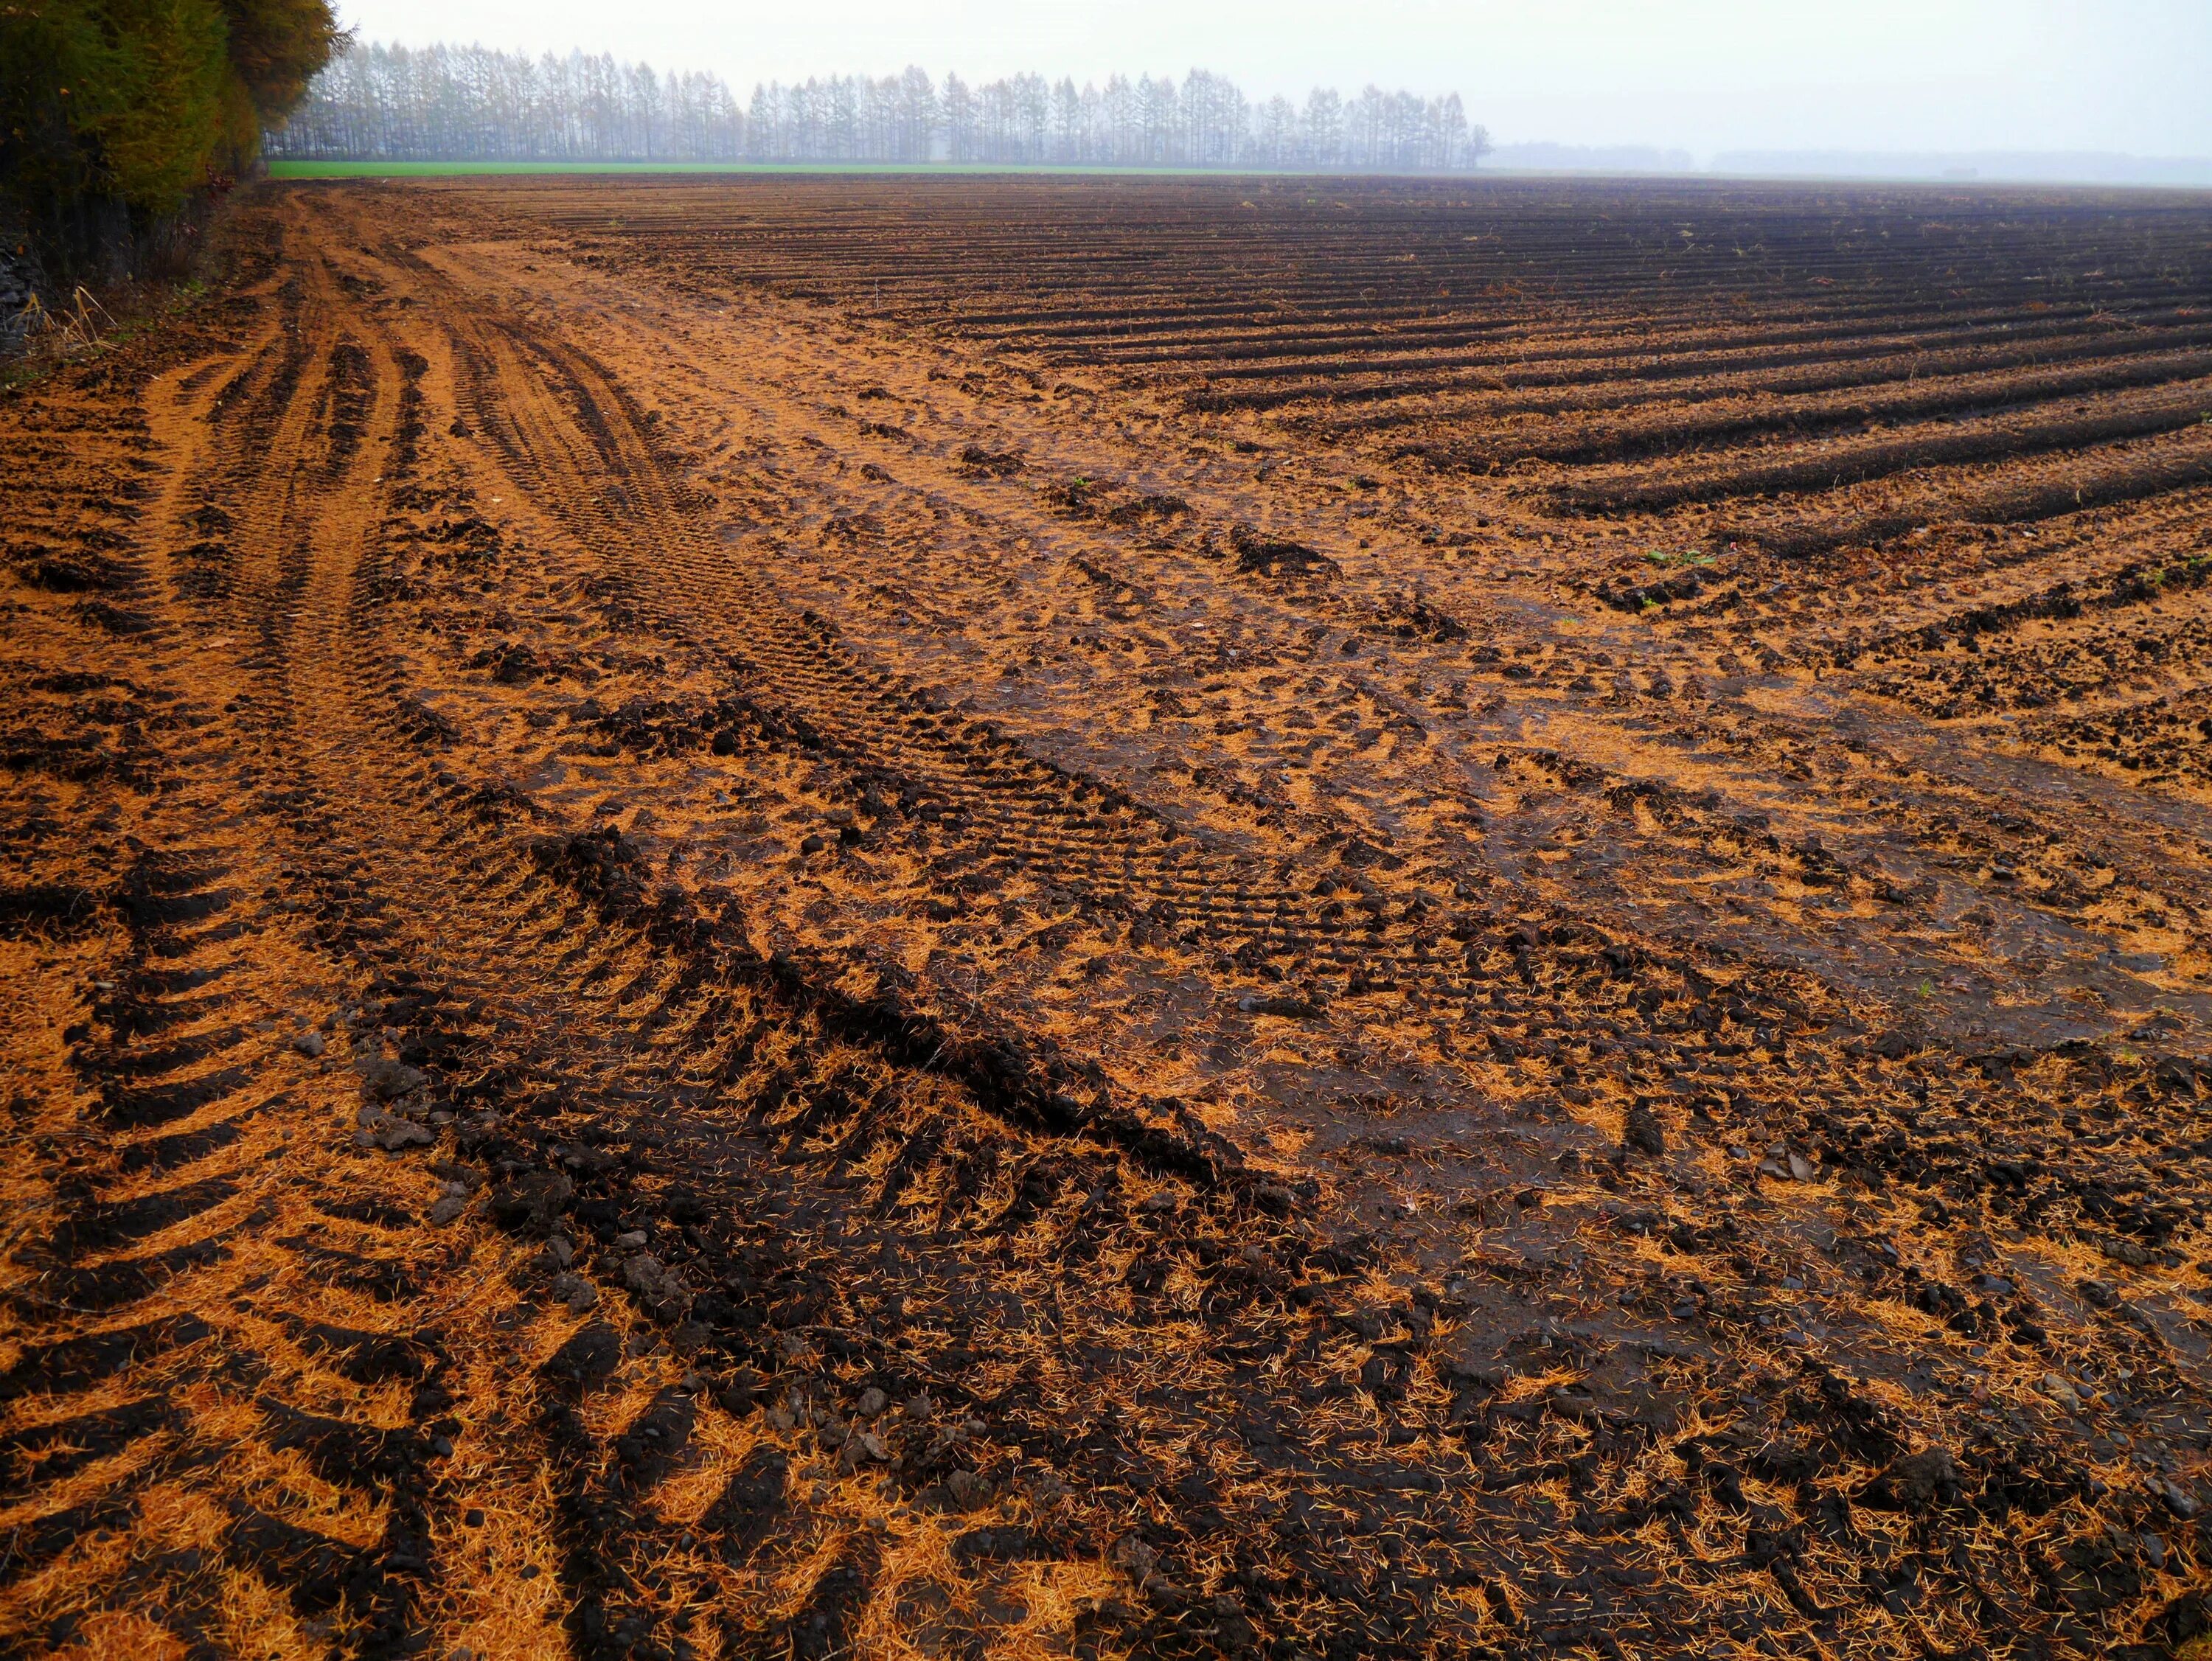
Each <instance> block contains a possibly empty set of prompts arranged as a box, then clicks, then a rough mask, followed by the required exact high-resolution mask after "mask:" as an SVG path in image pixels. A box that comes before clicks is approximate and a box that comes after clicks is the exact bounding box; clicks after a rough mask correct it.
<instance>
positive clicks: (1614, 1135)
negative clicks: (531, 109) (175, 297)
mask: <svg viewBox="0 0 2212 1661" xmlns="http://www.w3.org/2000/svg"><path fill="white" fill-rule="evenodd" d="M234 244H235V246H236V248H237V263H236V266H235V269H234V270H233V271H232V272H231V273H230V274H229V276H228V279H227V280H226V281H225V282H223V283H222V285H221V286H220V287H219V288H217V289H216V290H215V291H213V292H211V293H210V295H209V296H208V297H207V298H206V299H205V300H204V301H203V302H202V303H201V304H200V305H198V306H197V307H196V308H195V309H194V310H193V311H192V312H191V314H190V315H189V317H188V318H185V320H183V321H181V322H180V323H179V324H178V325H177V326H175V327H174V328H173V329H170V330H167V331H166V332H164V333H163V334H162V335H161V336H158V337H154V338H149V339H144V340H141V341H139V342H138V343H135V344H133V345H131V346H130V347H129V348H127V349H123V350H119V351H117V352H113V353H111V354H109V355H106V356H105V357H103V358H101V359H100V360H99V361H95V362H94V363H92V364H90V365H89V366H88V367H82V368H81V369H76V370H72V371H70V372H68V373H64V374H63V375H61V376H59V377H58V378H54V379H48V380H46V381H44V382H41V383H40V384H38V385H34V386H33V387H31V388H29V389H28V390H27V391H23V392H21V393H19V394H17V395H15V396H14V397H11V398H10V399H9V400H8V401H7V402H5V403H0V446H4V448H5V452H6V453H7V454H9V455H10V456H11V457H19V458H25V460H26V461H27V463H28V464H29V467H28V469H27V470H26V472H25V473H24V474H23V481H24V482H23V485H22V488H21V489H20V490H19V491H18V493H17V500H19V501H20V502H21V508H20V511H19V512H18V515H17V518H16V520H15V523H14V524H11V526H10V529H9V540H8V541H7V543H6V544H5V546H4V554H5V560H6V579H5V580H6V583H7V594H6V603H7V604H8V605H9V608H10V610H9V621H8V633H9V661H8V664H7V666H6V668H5V670H0V754H4V755H5V758H6V761H7V770H6V772H5V773H4V774H0V804H4V805H0V812H4V813H5V815H6V822H7V823H8V825H9V829H10V834H9V837H8V838H7V840H6V854H5V858H6V860H7V864H6V865H5V866H4V867H3V868H0V986H4V988H5V989H6V990H5V991H4V993H0V997H5V999H6V1000H7V1004H6V1007H7V1012H8V1019H7V1020H6V1021H4V1022H0V1046H4V1049H3V1050H0V1054H4V1055H5V1057H6V1061H7V1065H8V1068H9V1072H10V1075H11V1076H12V1077H13V1078H14V1079H15V1081H16V1082H15V1086H14V1088H13V1091H12V1093H11V1112H12V1114H13V1124H14V1126H15V1136H14V1138H13V1139H12V1141H11V1143H10V1144H9V1147H10V1152H9V1156H8V1158H7V1160H6V1161H4V1162H0V1185H4V1189H3V1190H0V1191H4V1194H5V1198H6V1205H7V1213H8V1215H9V1216H11V1217H12V1218H14V1219H15V1220H16V1221H15V1224H14V1225H13V1228H12V1231H11V1233H10V1234H9V1236H8V1237H7V1243H6V1246H5V1253H6V1255H5V1259H4V1269H0V1297H4V1303H0V1455H4V1459H0V1541H4V1542H5V1547H4V1555H0V1631H4V1632H5V1633H6V1634H7V1635H8V1636H9V1639H10V1640H12V1641H13V1642H15V1644H16V1645H18V1646H21V1647H26V1648H28V1649H38V1648H48V1649H58V1650H62V1651H64V1652H82V1653H96V1654H111V1653H133V1652H149V1653H152V1652H163V1650H164V1649H165V1647H166V1648H167V1649H195V1650H197V1651H199V1652H212V1653H222V1652H232V1651H243V1650H247V1649H251V1650H252V1651H254V1652H257V1653H273V1654H279V1655H287V1656H289V1655H310V1654H313V1655H323V1654H337V1653H344V1654H362V1655H374V1654H403V1653H432V1654H440V1655H453V1654H458V1653H464V1652H465V1653H469V1654H472V1655H483V1656H491V1655H510V1654H536V1653H545V1652H551V1651H554V1650H556V1649H559V1648H561V1647H562V1646H566V1648H567V1649H568V1651H569V1652H573V1653H575V1654H577V1655H580V1656H592V1657H599V1656H633V1657H645V1656H656V1655H657V1656H666V1657H679V1656H704V1655H775V1656H786V1655H789V1656H809V1657H825V1658H826V1657H829V1656H833V1655H838V1654H846V1653H858V1654H868V1655H908V1654H914V1655H948V1654H952V1655H1004V1656H1030V1655H1065V1654H1071V1653H1073V1654H1080V1655H1096V1656H1121V1655H1187V1656H1213V1655H1255V1656H1258V1655H1264V1656H1270V1657H1280V1658H1291V1657H1330V1658H1353V1657H1358V1658H1366V1657H1373V1656H1408V1657H1412V1656H1433V1657H1440V1658H1441V1657H1466V1656H1483V1655H1491V1656H1504V1655H1513V1656H1522V1655H1547V1654H1557V1655H1561V1656H1592V1655H1633V1656H1638V1657H1641V1656H1651V1655H1681V1656H1700V1657H1703V1656H1728V1655H1739V1656H1750V1655H1759V1654H1777V1655H1810V1654H1823V1655H1832V1656H1837V1657H1869V1658H1872V1657H1899V1658H1902V1657H1920V1656H1924V1655H1929V1654H1946V1655H1989V1656H2021V1657H2027V1656H2031V1655H2033V1656H2059V1655H2081V1656H2091V1655H2095V1656H2112V1655H2127V1656H2136V1657H2141V1658H2149V1657H2153V1656H2164V1655H2169V1654H2173V1653H2177V1652H2184V1653H2187V1652H2197V1651H2199V1650H2201V1649H2202V1648H2203V1644H2202V1642H2201V1641H2200V1640H2203V1638H2204V1637H2205V1635H2206V1634H2208V1633H2209V1632H2212V1612H2208V1610H2207V1608H2206V1604H2205V1601H2204V1598H2205V1590H2206V1583H2207V1579H2208V1574H2207V1564H2208V1561H2212V1540H2208V1539H2207V1538H2206V1536H2205V1534H2204V1531H2203V1527H2202V1519H2203V1510H2202V1507H2203V1504H2204V1501H2205V1499H2206V1496H2207V1495H2208V1494H2212V1479H2208V1470H2207V1447H2208V1443H2209V1442H2212V1400H2208V1390H2207V1378H2206V1373H2205V1364H2206V1361H2207V1357H2208V1354H2212V1311H2208V1305H2212V1240H2208V1238H2207V1235H2206V1232H2205V1231H2206V1227H2207V1201H2208V1191H2207V1176H2208V1171H2212V1130H2208V1126H2207V1125H2206V1124H2205V1110H2206V1108H2207V1106H2208V1105H2212V1104H2209V1103H2208V1098H2212V1043H2208V1040H2207V1025H2208V1021H2212V933H2209V932H2208V921H2207V918H2208V907H2212V848H2208V839H2207V833H2206V827H2207V823H2208V821H2207V816H2206V809H2207V806H2208V804H2209V803H2212V769H2208V767H2207V766H2206V763H2205V761H2204V757H2205V755H2207V754H2208V753H2212V742H2208V741H2212V684H2208V682H2207V678H2206V677H2207V671H2206V669H2205V665H2206V664H2207V663H2208V662H2209V661H2212V654H2208V652H2207V649H2206V648H2207V646H2208V638H2207V637H2208V630H2212V584H2208V582H2207V581H2206V579H2207V577H2208V576H2212V473H2208V468H2212V419H2208V417H2212V264H2208V261H2212V207H2208V205H2207V203H2205V201H2204V200H2203V198H2201V197H2181V196H2171V197H2168V196H2160V195H2153V194H2134V195H2125V196H2118V195H2114V196H2102V195H2094V194H2087V193H2060V192H2048V191H2042V192H2039V191H1991V190H1974V191H1966V190H1948V189H1947V190H1934V189H1929V190H1890V189H1882V190H1876V189H1871V188H1855V187H1842V186H1836V187H1822V188H1820V189H1817V190H1814V189H1810V188H1805V187H1795V186H1758V187H1752V186H1739V185H1718V184H1715V185H1695V186H1686V185H1683V186H1678V185H1667V186H1639V187H1630V186H1621V185H1606V184H1602V183H1588V184H1576V185H1562V184H1556V183H1551V184H1538V183H1528V182H1516V181H1485V182H1483V183H1481V184H1479V185H1478V184H1474V183H1470V182H1468V181H1450V182H1443V181H1438V182H1432V183H1415V182H1407V181H1390V180H1372V179H1370V180H1362V181H1358V182H1353V181H1346V180H1338V179H1288V178H1261V177H1251V178H1231V179H1203V180H1200V179H1158V178H1150V179H1137V178H1114V179H1101V178H1088V179H1036V178H1030V179H930V178H902V179H891V178H854V179H828V178H811V177H804V176H784V177H762V178H731V179H724V178H711V179H710V178H702V177H690V178H684V177H671V178H660V179H644V178H625V179H620V180H605V181H601V180H594V179H575V178H565V179H564V178H545V177H540V178H514V179H422V180H416V181H410V182H404V183H392V184H376V183H372V182H363V181H349V182H331V183H322V184H314V183H305V182H283V183H277V184H272V185H268V186H264V187H263V188H262V189H261V190H260V191H258V192H257V193H256V194H255V195H254V196H253V197H252V199H251V200H250V201H249V202H248V203H246V205H245V208H244V210H243V212H242V213H241V215H240V221H239V223H238V227H237V230H236V234H235V236H234ZM71 1646H75V1649H74V1651H72V1649H71Z"/></svg>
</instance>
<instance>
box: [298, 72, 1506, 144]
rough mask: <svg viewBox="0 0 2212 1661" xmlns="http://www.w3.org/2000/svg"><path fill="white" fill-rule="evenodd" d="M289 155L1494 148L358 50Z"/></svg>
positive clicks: (1124, 99)
mask: <svg viewBox="0 0 2212 1661" xmlns="http://www.w3.org/2000/svg"><path fill="white" fill-rule="evenodd" d="M267 143H268V150H269V154H270V155H272V156H284V157H295V158H298V159H301V160H311V161H555V162H558V161H647V162H650V161H677V162H684V161H757V162H810V161H811V162H843V161H859V162H889V163H902V162H903V163H924V162H931V161H957V162H983V163H1006V164H1014V165H1031V166H1061V167H1282V168H1314V169H1321V170H1345V171H1378V172H1390V173H1410V172H1445V173H1450V172H1464V171H1466V170H1468V169H1470V168H1472V167H1474V165H1475V163H1476V162H1477V161H1480V159H1481V157H1482V155H1484V154H1485V153H1486V151H1487V150H1488V149H1490V137H1489V134H1488V133H1487V132H1486V130H1484V129H1483V128H1482V127H1481V126H1480V125H1478V124H1472V123H1470V122H1469V121H1468V118H1467V112H1466V111H1465V109H1464V107H1463V106H1462V104H1461V101H1460V98H1459V94H1456V93H1451V94H1445V95H1444V96H1443V97H1440V98H1422V97H1419V96H1418V95H1416V94H1413V93H1408V92H1384V91H1383V90H1382V89H1380V88H1376V87H1369V88H1365V89H1364V90H1363V91H1361V92H1360V93H1358V94H1356V95H1354V96H1352V97H1349V98H1347V97H1345V96H1343V95H1341V94H1339V93H1337V92H1335V91H1334V90H1332V89H1330V88H1316V89H1315V90H1314V91H1313V92H1311V93H1310V94H1308V95H1307V97H1306V98H1305V100H1304V101H1303V102H1302V103H1293V102H1292V101H1291V100H1289V99H1287V98H1283V97H1280V96H1278V97H1273V98H1268V99H1266V100H1261V101H1259V102H1256V103H1255V101H1254V100H1251V99H1249V98H1248V97H1247V96H1246V95H1245V94H1243V92H1242V91H1241V90H1240V89H1239V88H1237V85H1236V84H1235V83H1234V82H1231V81H1229V80H1227V79H1226V78H1225V77H1223V76H1218V75H1214V74H1211V73H1209V72H1208V71H1206V70H1192V71H1191V72H1190V73H1189V74H1188V75H1187V76H1184V77H1183V78H1182V80H1181V81H1180V82H1177V81H1176V79H1175V78H1174V77H1173V76H1160V77H1155V76H1149V75H1146V76H1139V77H1138V78H1137V79H1136V80H1134V81H1131V80H1130V79H1128V78H1127V76H1119V75H1116V76H1109V78H1108V79H1107V80H1106V82H1104V83H1103V85H1100V84H1096V83H1085V85H1084V86H1082V87H1080V88H1079V87H1078V86H1077V85H1076V84H1075V82H1073V80H1069V79H1065V78H1063V79H1061V80H1060V81H1057V82H1052V81H1048V80H1046V79H1045V78H1044V77H1043V76H1038V75H1017V76H1008V77H1006V78H1004V79H1000V80H996V81H989V82H983V83H981V84H980V85H975V86H970V85H969V83H968V82H965V81H963V80H962V79H961V78H960V77H959V76H957V75H948V76H945V79H944V81H943V82H935V81H933V80H932V79H931V78H930V76H928V75H927V74H926V73H925V72H924V71H922V70H919V69H908V70H906V71H905V72H904V73H903V74H901V75H893V76H865V75H860V76H828V77H826V78H822V79H811V80H808V81H806V82H803V83H800V84H798V85H791V86H787V85H783V84H781V83H780V82H767V83H766V84H763V85H762V86H758V87H756V88H754V89H753V93H752V96H751V98H750V100H746V101H745V102H744V103H743V104H740V103H739V102H738V99H737V97H736V96H735V94H732V91H731V90H730V88H729V87H728V85H727V84H726V82H723V81H722V80H721V79H720V77H719V76H714V75H707V74H699V73H690V74H664V73H659V72H657V71H655V70H653V69H652V68H650V67H649V66H647V65H646V64H623V63H619V62H617V60H616V59H614V58H611V57H605V56H601V57H589V56H586V55H585V54H583V53H580V52H574V53H571V54H569V55H568V57H566V58H556V57H554V56H551V55H550V54H548V55H547V56H545V57H543V58H529V57H526V56H524V55H521V54H519V53H512V52H492V51H489V50H487V49H485V48H484V47H482V46H443V45H439V46H425V47H407V46H396V45H356V46H353V47H352V48H350V49H349V50H348V51H346V52H343V53H341V54H339V55H338V56H337V57H335V58H332V59H331V62H330V64H329V65H328V66H327V67H326V68H325V69H324V70H323V71H322V72H321V73H320V74H319V75H318V76H316V77H315V79H314V82H313V84H312V85H311V86H310V87H309V88H308V89H307V96H306V98H305V99H304V100H302V101H301V104H300V106H299V107H298V108H297V109H296V110H295V112H293V114H292V116H291V118H290V119H289V122H288V123H287V124H284V125H283V127H282V128H280V129H276V130H272V131H271V132H270V135H269V137H268V140H267Z"/></svg>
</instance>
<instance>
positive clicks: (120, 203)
mask: <svg viewBox="0 0 2212 1661" xmlns="http://www.w3.org/2000/svg"><path fill="white" fill-rule="evenodd" d="M342 43H343V34H342V33H341V32H340V31H339V29H338V27H337V20H336V19H335V17H334V16H333V15H331V8H330V4H329V0H0V207H4V208H5V209H7V210H8V216H9V217H12V218H16V219H19V220H21V221H25V222H26V224H27V227H28V228H30V229H31V230H33V231H34V232H40V233H48V234H51V235H52V236H53V237H54V238H56V239H57V240H58V241H59V242H61V243H63V244H67V243H68V242H69V241H70V240H71V235H70V233H71V232H72V231H81V230H82V227H85V226H87V225H88V224H91V223H94V222H98V221H112V219H114V218H115V217H116V215H118V214H122V215H127V217H128V219H129V221H131V223H132V224H134V225H136V226H137V227H141V228H143V227H145V226H147V225H149V224H152V223H155V222H157V221H161V220H163V219H165V218H167V217H169V216H173V215H176V214H177V213H178V212H179V210H180V209H183V208H185V205H186V203H187V202H188V201H189V200H190V199H191V197H192V195H193V194H194V192H196V191H199V190H200V189H202V188H203V187H204V186H206V185H210V184H213V183H216V182H218V181H220V180H221V179H222V178H224V177H225V176H226V175H233V174H235V173H238V172H240V170H241V169H243V168H245V167H247V166H249V165H250V164H251V163H252V161H253V160H254V158H255V157H256V155H258V151H259V146H260V140H261V134H262V132H263V131H264V129H266V128H268V127H270V126H271V125H272V124H277V123H280V122H281V121H282V120H283V118H284V116H285V114H286V112H288V111H289V110H290V109H291V107H292V106H294V105H295V103H297V102H298V101H299V99H300V97H301V94H303V93H304V92H305V91H306V90H307V85H308V83H309V82H310V81H312V80H313V77H314V76H315V74H316V72H317V71H318V70H320V69H321V68H322V66H323V65H324V64H325V62H326V61H327V60H328V59H329V58H330V56H331V52H333V51H334V50H335V49H336V48H337V46H338V45H341V44H342ZM57 252H61V253H63V254H64V255H66V253H67V252H68V250H67V248H66V247H64V248H62V249H60V250H58V251H57Z"/></svg>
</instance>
